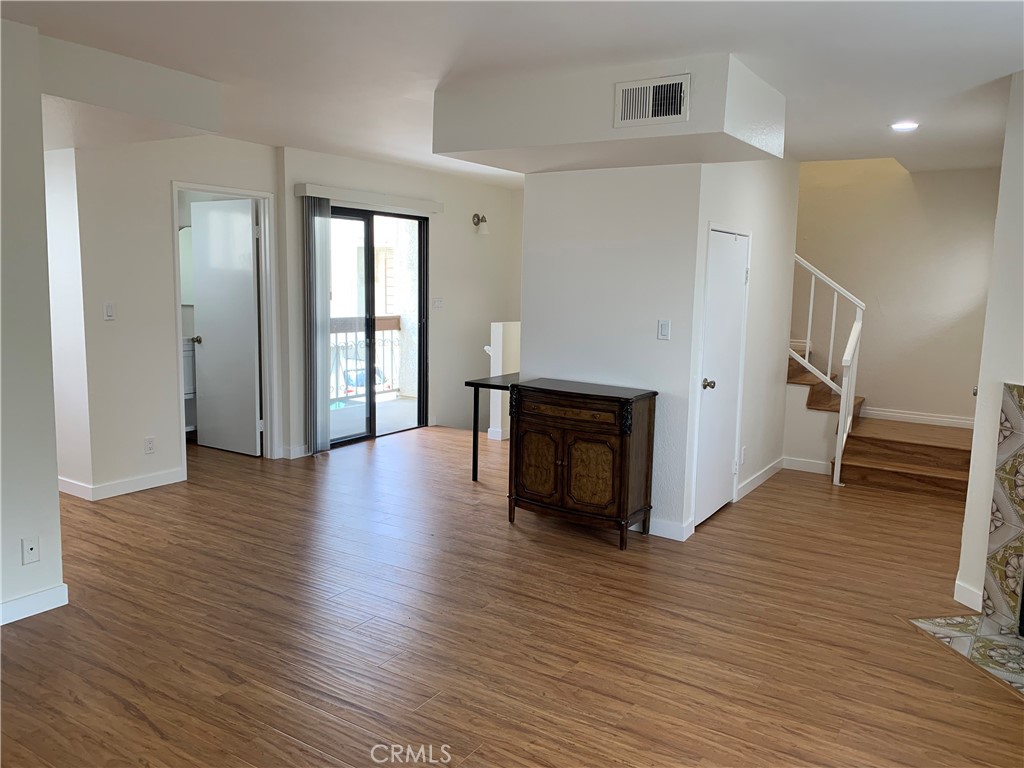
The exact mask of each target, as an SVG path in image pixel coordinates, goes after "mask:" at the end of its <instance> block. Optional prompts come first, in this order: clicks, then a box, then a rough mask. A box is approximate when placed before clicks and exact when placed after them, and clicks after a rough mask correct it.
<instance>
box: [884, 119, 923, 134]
mask: <svg viewBox="0 0 1024 768" xmlns="http://www.w3.org/2000/svg"><path fill="white" fill-rule="evenodd" d="M889 127H890V128H892V129H893V130H894V131H896V132H897V133H910V132H911V131H916V130H917V123H915V122H914V121H913V120H900V121H899V122H898V123H893V124H892V125H890V126H889Z"/></svg>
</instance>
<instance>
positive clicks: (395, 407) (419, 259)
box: [318, 206, 427, 448]
mask: <svg viewBox="0 0 1024 768" xmlns="http://www.w3.org/2000/svg"><path fill="white" fill-rule="evenodd" d="M330 253H331V257H330V287H329V291H330V301H329V308H330V322H329V325H328V326H326V327H327V328H329V334H328V335H329V338H327V339H321V340H320V341H319V342H318V343H319V344H320V345H323V344H326V345H327V346H328V349H329V360H330V365H329V367H328V375H329V377H330V381H329V385H328V388H327V389H328V394H329V400H328V403H327V405H326V407H327V408H328V410H329V420H330V444H331V447H332V448H333V447H335V446H337V445H341V444H344V443H348V442H352V441H355V440H363V439H367V438H374V437H380V436H381V435H387V434H391V433H394V432H401V431H404V430H407V429H415V428H416V427H422V426H424V425H425V424H426V423H427V334H426V306H427V304H426V301H427V300H426V291H427V219H426V218H425V217H419V216H410V215H404V214H396V213H387V214H385V213H376V212H373V211H366V210H359V209H354V208H343V207H338V206H333V207H332V208H331V229H330ZM321 327H325V326H323V325H321Z"/></svg>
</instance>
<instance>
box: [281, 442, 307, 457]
mask: <svg viewBox="0 0 1024 768" xmlns="http://www.w3.org/2000/svg"><path fill="white" fill-rule="evenodd" d="M309 455H310V453H309V446H308V445H288V446H285V449H284V457H285V458H286V459H301V458H304V457H306V456H309Z"/></svg>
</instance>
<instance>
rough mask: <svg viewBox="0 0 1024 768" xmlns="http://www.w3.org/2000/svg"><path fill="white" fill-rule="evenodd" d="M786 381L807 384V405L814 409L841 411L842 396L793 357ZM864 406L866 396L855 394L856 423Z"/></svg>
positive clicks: (854, 417) (833, 379) (833, 376)
mask: <svg viewBox="0 0 1024 768" xmlns="http://www.w3.org/2000/svg"><path fill="white" fill-rule="evenodd" d="M829 378H831V380H832V381H835V380H836V378H837V377H836V376H835V375H832V376H830V377H829ZM786 383H787V384H804V385H806V386H807V388H808V389H807V407H808V408H810V409H811V410H812V411H831V412H832V413H839V407H840V405H841V404H842V398H841V397H840V396H839V395H837V394H836V393H835V392H834V391H833V390H832V388H831V387H830V386H829V385H828V384H825V383H824V382H823V381H821V380H820V379H819V378H818V377H817V376H815V375H814V374H813V373H811V372H810V371H808V370H805V369H804V367H803V366H802V365H801V364H800V363H798V362H797V361H796V360H794V359H793V358H790V359H789V375H788V377H787V379H786ZM863 407H864V398H863V397H860V396H854V398H853V419H854V422H853V423H854V424H856V423H857V419H858V418H860V409H861V408H863Z"/></svg>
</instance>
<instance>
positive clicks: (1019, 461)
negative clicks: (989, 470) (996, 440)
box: [996, 432, 1024, 485]
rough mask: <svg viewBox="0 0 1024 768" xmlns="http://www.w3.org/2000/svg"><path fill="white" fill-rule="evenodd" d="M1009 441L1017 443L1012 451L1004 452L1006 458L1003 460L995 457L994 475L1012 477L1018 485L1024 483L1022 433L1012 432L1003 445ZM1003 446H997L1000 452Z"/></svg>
mask: <svg viewBox="0 0 1024 768" xmlns="http://www.w3.org/2000/svg"><path fill="white" fill-rule="evenodd" d="M1010 443H1019V445H1017V446H1015V447H1014V449H1013V451H1011V452H1009V453H1007V454H1006V458H1005V459H1004V460H1003V461H999V457H998V456H997V457H996V461H997V462H999V463H998V464H996V475H997V476H999V477H1012V478H1014V479H1015V480H1016V481H1017V483H1018V485H1020V484H1024V435H1021V434H1019V433H1017V432H1014V433H1013V437H1011V438H1010V439H1009V440H1006V441H1005V442H1004V443H1003V445H1007V444H1010ZM1002 449H1003V446H1002V445H1001V446H999V450H1000V452H1001V451H1002Z"/></svg>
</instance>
